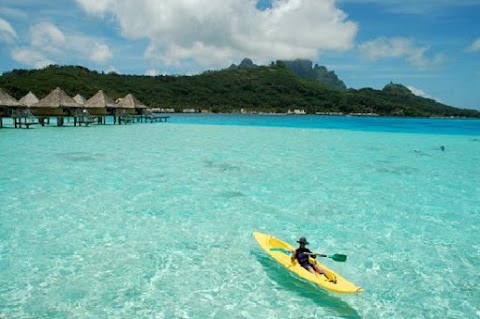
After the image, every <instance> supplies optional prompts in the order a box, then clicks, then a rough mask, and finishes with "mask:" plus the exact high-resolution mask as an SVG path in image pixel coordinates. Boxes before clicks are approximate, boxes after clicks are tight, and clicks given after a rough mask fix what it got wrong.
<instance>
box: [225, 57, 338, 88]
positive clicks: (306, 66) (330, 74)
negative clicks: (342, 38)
mask: <svg viewBox="0 0 480 319" xmlns="http://www.w3.org/2000/svg"><path fill="white" fill-rule="evenodd" d="M276 65H277V66H285V67H287V68H288V69H289V70H290V71H292V72H293V74H295V75H296V76H299V77H301V78H302V79H306V80H316V81H318V82H320V83H322V84H324V85H325V86H327V87H329V88H332V89H337V90H346V89H347V86H346V85H345V83H343V81H341V80H340V79H339V78H338V76H337V75H336V74H335V72H334V71H328V70H327V68H326V67H324V66H319V65H318V64H315V66H314V67H312V65H313V62H312V61H310V60H301V59H297V60H292V61H287V60H278V61H277V62H276ZM272 66H274V64H273V63H272ZM255 68H258V65H256V64H254V63H253V62H252V60H250V59H248V58H245V59H243V60H242V62H241V63H240V64H239V65H235V64H232V65H231V66H230V67H229V68H228V69H229V70H236V69H255Z"/></svg>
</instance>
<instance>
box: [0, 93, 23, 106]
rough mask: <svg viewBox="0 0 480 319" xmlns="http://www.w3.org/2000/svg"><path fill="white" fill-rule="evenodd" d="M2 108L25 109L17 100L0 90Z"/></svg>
mask: <svg viewBox="0 0 480 319" xmlns="http://www.w3.org/2000/svg"><path fill="white" fill-rule="evenodd" d="M0 106H7V107H25V105H23V104H22V103H20V102H18V101H17V100H15V99H14V98H13V97H11V96H10V95H8V94H7V93H6V92H4V91H3V90H2V89H0Z"/></svg>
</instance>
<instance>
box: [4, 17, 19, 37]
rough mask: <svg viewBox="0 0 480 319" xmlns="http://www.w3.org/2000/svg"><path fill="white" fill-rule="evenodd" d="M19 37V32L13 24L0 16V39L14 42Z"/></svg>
mask: <svg viewBox="0 0 480 319" xmlns="http://www.w3.org/2000/svg"><path fill="white" fill-rule="evenodd" d="M16 38H17V32H15V30H14V29H13V27H12V25H11V24H10V23H9V22H8V21H6V20H4V19H1V18H0V41H3V42H13V40H15V39H16Z"/></svg>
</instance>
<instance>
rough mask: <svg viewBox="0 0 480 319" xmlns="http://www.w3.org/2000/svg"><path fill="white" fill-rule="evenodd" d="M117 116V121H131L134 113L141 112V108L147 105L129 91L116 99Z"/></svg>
mask: <svg viewBox="0 0 480 319" xmlns="http://www.w3.org/2000/svg"><path fill="white" fill-rule="evenodd" d="M116 105H117V112H116V113H117V116H118V119H119V123H121V122H122V121H124V122H125V123H128V122H131V121H133V119H134V116H135V115H136V114H141V113H142V110H144V109H146V108H147V106H145V104H143V103H142V102H140V101H139V100H138V99H137V98H136V97H135V96H133V94H131V93H129V94H127V95H126V96H125V97H123V98H120V99H118V100H117V103H116Z"/></svg>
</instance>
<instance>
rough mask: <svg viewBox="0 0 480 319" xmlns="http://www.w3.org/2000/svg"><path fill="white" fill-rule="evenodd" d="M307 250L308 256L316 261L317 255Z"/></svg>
mask: <svg viewBox="0 0 480 319" xmlns="http://www.w3.org/2000/svg"><path fill="white" fill-rule="evenodd" d="M307 250H308V251H307V252H306V253H307V254H308V256H309V257H312V258H313V259H316V258H317V254H315V253H312V251H311V250H310V249H308V248H307Z"/></svg>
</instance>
